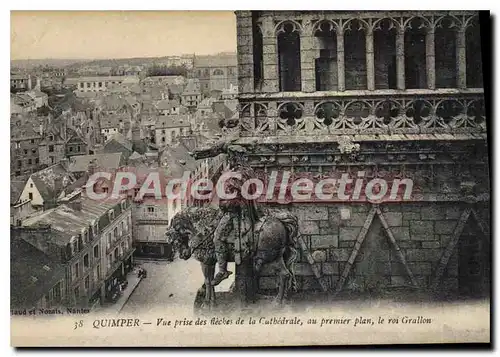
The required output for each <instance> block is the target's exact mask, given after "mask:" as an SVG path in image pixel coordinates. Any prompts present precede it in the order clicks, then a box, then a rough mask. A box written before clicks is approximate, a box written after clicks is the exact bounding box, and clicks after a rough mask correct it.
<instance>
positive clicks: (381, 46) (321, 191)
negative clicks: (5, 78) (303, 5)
mask: <svg viewBox="0 0 500 357" xmlns="http://www.w3.org/2000/svg"><path fill="white" fill-rule="evenodd" d="M489 16H490V15H489V12H479V11H334V10H328V11H268V10H266V11H154V12H141V11H136V12H134V11H130V12H125V11H113V12H106V11H94V12H90V11H89V12H77V11H73V12H72V11H59V12H57V11H43V12H42V11H38V12H37V11H13V12H11V69H10V71H11V72H10V148H11V149H10V150H11V151H10V155H11V156H10V192H11V196H10V224H11V228H10V255H11V257H10V265H11V271H10V283H11V290H10V302H11V344H12V345H13V346H16V347H26V346H30V347H31V346H51V347H52V346H81V347H86V346H99V347H107V346H121V347H127V346H133V347H139V346H183V347H193V346H196V347H203V346H214V347H230V346H240V347H243V346H245V347H246V346H301V345H308V346H311V345H386V344H429V343H432V344H436V343H457V342H460V343H468V342H475V343H477V342H479V343H489V342H490V294H491V273H492V272H491V261H492V259H491V257H492V256H491V254H492V252H491V251H490V248H491V243H490V242H491V238H492V236H491V235H492V233H491V228H490V226H491V218H490V213H491V212H490V211H491V205H490V177H489V173H490V166H491V165H490V164H489V160H490V159H491V158H490V155H489V151H488V145H489V143H488V141H487V134H488V130H489V129H490V128H489V127H488V125H489V122H490V121H491V119H492V118H490V111H489V110H488V109H489V108H490V105H491V103H489V100H488V98H489V97H488V95H485V90H484V82H485V79H487V78H489V76H491V72H489V71H490V69H489V68H488V65H485V63H488V62H487V61H486V59H487V58H488V57H489V56H490V52H489V51H491V48H489V47H488V48H486V46H484V45H483V44H484V43H486V44H489V42H488V41H487V40H486V39H485V38H486V37H487V36H489V32H490V24H489V21H490V20H489Z"/></svg>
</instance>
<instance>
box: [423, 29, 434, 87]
mask: <svg viewBox="0 0 500 357" xmlns="http://www.w3.org/2000/svg"><path fill="white" fill-rule="evenodd" d="M425 59H426V67H427V88H428V89H435V88H436V63H435V59H436V54H435V44H434V28H433V27H432V28H429V29H428V30H427V33H426V35H425Z"/></svg>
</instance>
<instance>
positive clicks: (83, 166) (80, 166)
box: [68, 152, 122, 172]
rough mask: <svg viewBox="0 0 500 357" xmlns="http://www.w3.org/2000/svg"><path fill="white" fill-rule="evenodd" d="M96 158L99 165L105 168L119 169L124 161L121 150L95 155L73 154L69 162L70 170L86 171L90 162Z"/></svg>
mask: <svg viewBox="0 0 500 357" xmlns="http://www.w3.org/2000/svg"><path fill="white" fill-rule="evenodd" d="M92 160H95V164H96V165H97V167H100V168H103V169H118V168H119V167H120V164H121V161H122V153H121V152H116V153H115V152H113V153H105V154H94V155H76V156H72V157H71V159H70V162H69V167H68V169H69V171H70V172H85V171H87V169H88V167H89V164H90V162H91V161H92Z"/></svg>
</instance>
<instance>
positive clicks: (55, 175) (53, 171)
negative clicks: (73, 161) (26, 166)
mask: <svg viewBox="0 0 500 357" xmlns="http://www.w3.org/2000/svg"><path fill="white" fill-rule="evenodd" d="M74 181H75V177H74V175H73V174H71V173H70V172H69V171H68V170H67V168H66V167H65V165H64V162H62V163H57V164H55V165H52V166H49V167H47V168H46V169H43V170H40V171H38V172H35V173H34V174H32V175H30V177H29V178H28V180H27V181H26V184H25V185H24V188H23V191H22V193H21V195H20V198H19V199H20V200H23V201H24V200H30V201H31V205H32V206H33V208H34V209H36V210H45V209H47V208H51V207H54V206H55V205H56V203H57V200H58V199H60V198H62V197H64V196H65V195H66V194H67V193H68V192H67V187H68V186H70V185H71V184H72V183H73V182H74Z"/></svg>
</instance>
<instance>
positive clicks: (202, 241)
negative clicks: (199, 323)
mask: <svg viewBox="0 0 500 357" xmlns="http://www.w3.org/2000/svg"><path fill="white" fill-rule="evenodd" d="M220 154H225V155H226V159H227V163H228V171H227V172H226V174H227V173H229V175H228V176H226V177H227V178H228V179H227V180H226V181H225V184H226V186H225V187H224V190H225V192H227V193H233V196H234V195H235V197H234V198H232V199H227V200H219V201H218V205H214V204H206V205H203V206H201V207H199V206H191V207H187V208H185V209H184V210H182V211H181V212H179V213H177V214H176V215H175V216H174V217H173V218H172V221H171V223H170V227H169V229H168V231H167V233H166V235H167V241H168V242H169V243H170V244H172V246H173V248H174V250H175V251H176V252H178V253H179V257H180V258H181V259H185V260H187V259H189V258H190V257H191V256H192V255H193V256H194V258H195V259H196V260H198V261H199V262H200V263H201V267H202V271H203V276H204V284H203V286H202V287H201V288H200V289H199V290H198V296H203V297H204V304H205V305H206V306H208V307H213V306H215V304H216V297H215V289H214V288H215V286H217V285H218V284H220V283H221V282H222V281H223V280H225V279H227V278H228V277H229V276H230V275H231V274H232V272H230V271H229V270H228V262H230V261H234V262H235V263H236V265H237V266H238V265H240V264H244V265H245V267H246V268H247V269H242V271H248V270H251V273H252V274H250V275H252V276H253V278H252V279H253V281H254V282H255V281H256V280H255V279H256V278H257V277H258V276H259V273H260V272H261V270H262V267H263V266H264V265H266V264H269V265H272V266H273V267H274V268H275V269H274V271H276V273H277V275H278V277H279V280H278V281H279V283H278V295H277V296H276V298H275V301H276V303H278V304H282V303H283V300H284V297H285V295H286V294H287V292H288V291H290V290H296V280H295V274H294V269H293V268H294V267H293V265H294V262H295V260H296V258H297V255H298V254H297V249H298V242H297V240H298V236H299V229H298V219H297V217H296V216H294V215H293V214H291V213H289V212H288V211H286V210H273V211H272V212H271V211H270V210H267V209H264V208H263V207H261V206H260V207H259V206H258V205H257V203H256V201H255V200H250V199H247V198H245V197H243V195H242V194H241V187H242V185H243V183H244V182H245V181H246V180H248V179H250V178H255V177H256V176H255V174H254V172H253V170H252V168H251V167H250V166H249V165H248V164H246V162H245V156H246V150H245V148H244V147H242V146H239V145H235V144H233V142H231V141H230V142H221V143H218V144H216V145H215V146H212V147H210V148H208V149H204V150H196V151H195V152H194V153H192V154H191V155H192V156H193V157H194V158H195V159H206V158H210V157H215V156H217V155H220ZM223 175H224V174H223ZM214 187H216V185H215V184H214ZM250 193H251V192H250ZM216 266H217V267H218V272H217V274H215V268H216ZM236 278H237V279H238V276H237V277H236ZM250 286H252V290H253V291H252V292H250V293H252V294H254V293H255V290H256V288H255V286H256V284H253V285H252V284H250ZM236 289H237V290H238V289H239V290H240V291H239V293H240V294H247V293H249V292H248V291H241V290H245V288H243V289H241V288H238V284H236Z"/></svg>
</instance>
